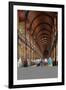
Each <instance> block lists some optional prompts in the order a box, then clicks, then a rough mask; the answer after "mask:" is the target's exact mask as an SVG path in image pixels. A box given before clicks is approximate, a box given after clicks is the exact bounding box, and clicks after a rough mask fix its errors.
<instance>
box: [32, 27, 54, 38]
mask: <svg viewBox="0 0 66 90" xmlns="http://www.w3.org/2000/svg"><path fill="white" fill-rule="evenodd" d="M41 31H47V32H49V33H50V34H51V33H52V32H51V29H50V30H49V29H47V28H41V29H38V30H35V31H34V33H33V35H34V36H36V35H38V33H40V32H41Z"/></svg>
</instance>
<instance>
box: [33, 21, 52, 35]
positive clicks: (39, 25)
mask: <svg viewBox="0 0 66 90" xmlns="http://www.w3.org/2000/svg"><path fill="white" fill-rule="evenodd" d="M46 26H49V27H50V28H51V30H52V26H51V25H50V24H48V23H44V22H42V23H39V24H38V25H36V27H35V28H34V29H32V30H33V32H32V35H33V34H34V31H36V29H37V28H39V29H40V28H44V27H46Z"/></svg>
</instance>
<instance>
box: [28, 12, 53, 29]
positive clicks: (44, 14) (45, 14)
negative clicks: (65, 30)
mask: <svg viewBox="0 0 66 90" xmlns="http://www.w3.org/2000/svg"><path fill="white" fill-rule="evenodd" d="M35 13H38V12H35ZM40 16H48V17H49V18H51V19H52V21H53V23H54V20H53V18H52V16H50V15H49V14H47V13H44V12H43V13H41V12H40V14H39V15H36V16H35V17H34V18H33V20H32V21H31V24H30V29H31V27H32V24H33V22H34V20H35V19H36V18H38V17H40ZM28 19H29V18H28Z"/></svg>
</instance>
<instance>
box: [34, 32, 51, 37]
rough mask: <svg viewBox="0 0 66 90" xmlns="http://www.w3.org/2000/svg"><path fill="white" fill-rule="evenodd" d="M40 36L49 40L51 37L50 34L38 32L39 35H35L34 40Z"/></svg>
mask: <svg viewBox="0 0 66 90" xmlns="http://www.w3.org/2000/svg"><path fill="white" fill-rule="evenodd" d="M42 36H45V37H47V38H50V37H51V36H50V34H49V33H47V32H40V33H39V34H37V35H36V36H35V37H36V38H39V37H42Z"/></svg>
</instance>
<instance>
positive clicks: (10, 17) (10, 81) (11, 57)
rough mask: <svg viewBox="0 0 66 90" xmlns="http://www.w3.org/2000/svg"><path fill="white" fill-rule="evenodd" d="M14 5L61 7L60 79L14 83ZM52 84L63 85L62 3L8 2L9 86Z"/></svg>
mask: <svg viewBox="0 0 66 90" xmlns="http://www.w3.org/2000/svg"><path fill="white" fill-rule="evenodd" d="M14 5H16V6H35V7H48V8H49V7H51V8H61V9H62V59H63V60H62V81H61V82H53V83H37V84H34V83H33V84H22V85H14V84H13V80H14V76H13V73H14V70H13V69H14V66H13V64H14V63H13V60H14V59H13V57H14V56H13V50H14V47H13V27H14V22H13V19H14V17H13V12H14V10H13V7H14ZM54 85H64V5H60V4H40V3H27V2H9V88H26V87H38V86H54Z"/></svg>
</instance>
